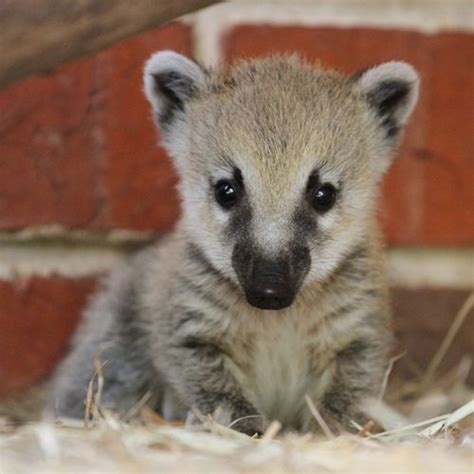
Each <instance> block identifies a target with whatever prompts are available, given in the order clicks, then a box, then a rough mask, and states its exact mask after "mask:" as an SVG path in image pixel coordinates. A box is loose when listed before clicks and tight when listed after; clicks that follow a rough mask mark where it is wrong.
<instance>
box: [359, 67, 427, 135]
mask: <svg viewBox="0 0 474 474" xmlns="http://www.w3.org/2000/svg"><path fill="white" fill-rule="evenodd" d="M355 79H356V82H357V87H358V88H359V89H360V91H361V92H362V94H363V95H364V96H365V97H366V99H367V101H368V103H369V105H370V106H371V107H372V109H373V110H374V112H375V113H376V115H377V116H378V117H379V119H380V124H381V126H382V127H383V129H384V133H385V135H386V138H387V139H389V140H390V141H392V140H394V139H395V138H396V137H397V136H398V135H399V133H400V131H401V130H402V128H403V126H404V125H405V124H406V122H407V121H408V118H409V117H410V114H411V113H412V111H413V109H414V107H415V105H416V102H417V100H418V90H419V83H420V80H419V77H418V74H417V72H416V71H415V69H414V68H413V67H412V66H410V65H409V64H407V63H404V62H397V61H391V62H387V63H383V64H380V65H379V66H375V67H372V68H370V69H366V70H364V71H362V72H359V73H357V75H356V76H355Z"/></svg>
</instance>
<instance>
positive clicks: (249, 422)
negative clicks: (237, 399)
mask: <svg viewBox="0 0 474 474" xmlns="http://www.w3.org/2000/svg"><path fill="white" fill-rule="evenodd" d="M213 418H214V420H215V421H216V422H217V423H219V424H220V425H223V426H226V427H228V428H232V429H233V430H236V431H239V432H240V433H244V434H246V435H248V436H254V435H257V436H260V435H262V434H263V433H264V431H265V426H266V421H265V419H264V417H263V415H259V414H257V413H255V412H252V411H249V412H246V413H245V412H244V413H243V412H240V413H236V411H235V410H232V408H229V407H225V406H222V405H221V406H219V407H218V408H217V409H216V410H215V411H214V413H213Z"/></svg>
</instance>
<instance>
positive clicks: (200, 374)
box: [165, 336, 265, 436]
mask: <svg viewBox="0 0 474 474" xmlns="http://www.w3.org/2000/svg"><path fill="white" fill-rule="evenodd" d="M166 352H167V361H166V373H165V376H166V378H167V379H168V381H169V383H170V384H171V385H172V387H173V389H174V391H175V392H176V394H177V396H178V397H179V398H180V399H181V401H182V402H183V403H184V405H186V406H187V407H188V408H191V407H192V406H195V407H197V408H198V409H199V411H201V412H202V413H203V414H205V415H207V414H211V415H214V416H215V418H216V421H218V422H219V423H221V424H223V425H229V424H231V423H232V428H234V429H236V430H238V431H240V432H242V433H246V434H248V435H250V436H252V435H254V434H255V433H262V432H263V430H264V426H265V420H264V417H263V416H262V415H261V414H260V413H258V411H257V409H256V408H255V407H254V406H253V405H252V404H251V403H250V402H249V401H248V400H247V399H246V398H245V397H244V395H243V393H242V390H241V387H240V386H239V383H238V382H237V380H236V379H235V377H234V375H233V374H232V366H233V362H232V360H231V358H230V357H229V356H228V355H227V354H226V353H225V352H224V351H223V348H222V347H220V346H218V345H217V344H216V343H214V342H210V341H207V340H205V339H204V338H198V337H196V336H191V337H190V336H188V337H186V338H184V339H181V340H178V342H177V343H176V344H174V345H173V346H168V349H167V351H166Z"/></svg>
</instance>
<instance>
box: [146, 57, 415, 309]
mask: <svg viewBox="0 0 474 474" xmlns="http://www.w3.org/2000/svg"><path fill="white" fill-rule="evenodd" d="M144 85H145V93H146V96H147V98H148V100H149V101H150V103H151V106H152V109H153V115H154V117H155V120H156V123H157V125H158V127H159V128H160V132H161V139H162V143H163V145H164V146H165V147H166V149H167V150H168V152H169V153H170V155H171V156H172V157H173V158H174V161H175V165H176V168H177V170H178V173H179V175H180V178H181V179H180V193H181V197H182V201H183V223H184V225H185V227H186V228H187V229H188V233H189V235H190V236H191V238H192V239H194V241H195V243H196V244H197V245H198V246H199V248H200V249H201V250H202V252H203V253H204V254H205V256H206V258H207V259H208V260H209V262H210V263H211V264H212V265H213V267H215V269H217V270H218V271H219V272H221V274H222V275H223V276H224V277H226V278H228V279H230V280H232V281H233V282H234V283H235V284H237V285H238V286H240V288H241V289H242V292H243V293H244V294H245V296H246V298H247V301H248V302H249V303H250V304H251V305H253V306H256V307H258V308H262V309H282V308H284V307H287V306H289V305H290V304H291V303H292V302H293V300H294V298H295V296H296V294H297V293H298V291H299V290H300V288H301V287H302V286H304V285H305V284H308V283H312V282H316V281H322V280H324V279H325V278H327V276H328V275H329V274H330V273H331V271H333V270H334V268H336V267H337V265H338V263H340V261H341V260H342V259H343V258H344V256H345V255H347V254H348V253H349V252H351V251H352V250H353V249H354V247H355V246H356V245H358V244H359V243H360V242H361V240H362V239H365V238H367V235H368V228H369V226H370V225H371V222H372V221H373V214H374V205H375V200H376V194H377V192H376V188H377V183H378V181H379V179H380V177H381V176H382V174H383V172H384V171H385V170H386V169H387V167H388V166H389V163H390V160H391V152H392V150H393V148H394V146H395V144H396V143H397V141H398V138H399V136H400V132H401V130H402V128H403V126H404V125H405V124H406V122H407V119H408V117H409V115H410V113H411V112H412V110H413V108H414V106H415V103H416V101H417V97H418V85H419V80H418V76H417V73H416V72H415V70H414V69H413V68H412V67H411V66H410V65H408V64H406V63H403V62H388V63H384V64H381V65H379V66H375V67H372V68H369V69H366V70H364V71H361V72H358V73H356V74H354V75H350V76H347V75H343V74H339V73H336V72H333V71H326V70H323V69H321V68H319V67H315V66H312V65H309V64H306V63H304V62H302V61H301V60H300V59H299V58H298V57H296V56H289V57H283V56H280V57H270V58H267V59H259V60H254V61H249V62H243V63H240V64H238V65H236V66H234V67H231V68H229V69H226V70H224V71H214V72H212V71H208V70H205V69H203V68H202V67H201V66H199V65H198V64H196V63H195V62H193V61H191V60H189V59H187V58H185V57H183V56H181V55H179V54H177V53H174V52H171V51H164V52H159V53H156V54H155V55H153V56H152V57H151V58H150V59H149V60H148V62H147V63H146V66H145V71H144Z"/></svg>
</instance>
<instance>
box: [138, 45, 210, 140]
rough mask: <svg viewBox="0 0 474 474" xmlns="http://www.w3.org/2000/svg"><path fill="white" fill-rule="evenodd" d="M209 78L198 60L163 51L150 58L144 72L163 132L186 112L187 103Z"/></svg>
mask: <svg viewBox="0 0 474 474" xmlns="http://www.w3.org/2000/svg"><path fill="white" fill-rule="evenodd" d="M205 81H206V75H205V73H204V70H203V69H202V68H201V67H200V66H199V65H198V64H197V63H195V62H194V61H191V60H190V59H188V58H186V57H184V56H182V55H181V54H178V53H175V52H174V51H160V52H158V53H155V54H153V55H152V56H151V57H150V59H148V61H147V62H146V64H145V68H144V71H143V83H144V89H145V95H146V97H147V99H148V101H149V102H150V104H151V106H152V109H153V114H154V116H155V119H156V121H157V123H158V125H159V126H160V128H161V129H162V130H163V131H166V130H167V128H168V127H169V126H170V125H171V124H172V123H173V121H174V120H175V119H176V117H177V115H178V114H179V113H184V112H185V109H186V102H188V101H189V100H190V99H191V98H192V97H193V96H195V95H196V94H197V93H199V90H201V89H203V88H204V86H205Z"/></svg>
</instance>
